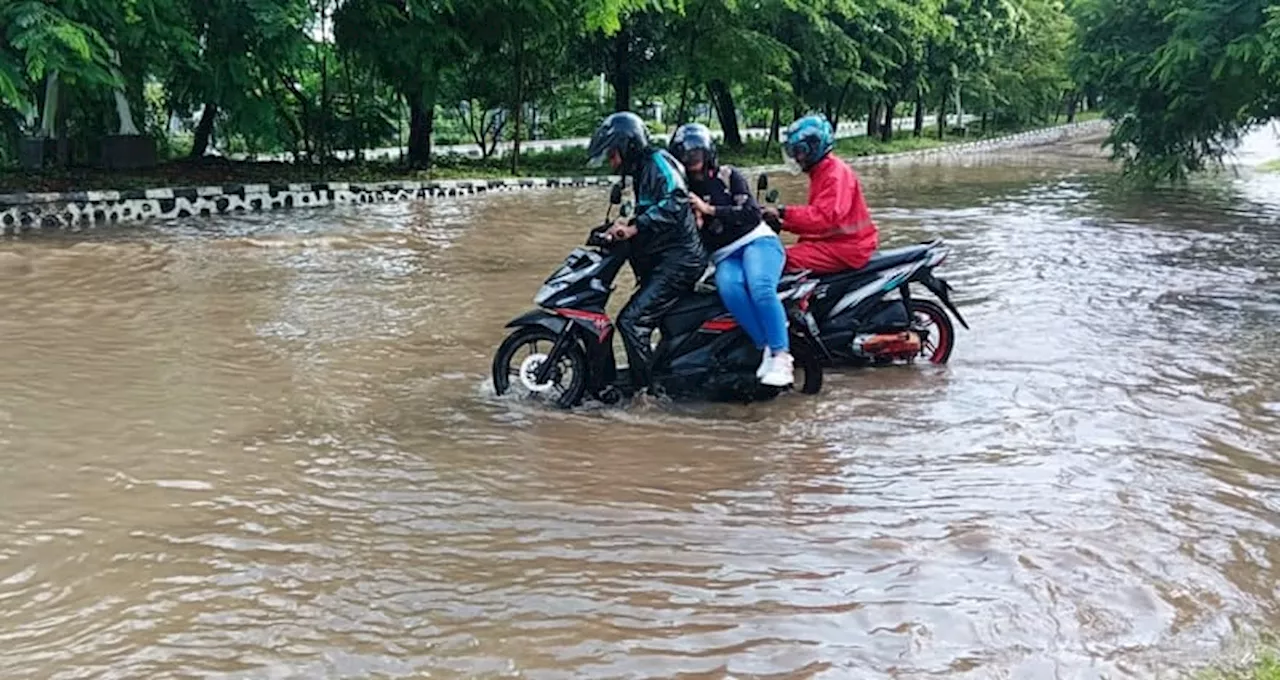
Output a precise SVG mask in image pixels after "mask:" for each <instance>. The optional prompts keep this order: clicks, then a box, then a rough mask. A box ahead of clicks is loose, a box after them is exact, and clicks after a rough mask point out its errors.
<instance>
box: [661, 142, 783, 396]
mask: <svg viewBox="0 0 1280 680" xmlns="http://www.w3.org/2000/svg"><path fill="white" fill-rule="evenodd" d="M670 151H671V154H672V155H674V156H675V157H676V158H677V159H679V160H680V162H681V163H683V164H684V168H685V174H686V175H687V177H688V185H689V194H690V196H689V203H690V204H691V205H692V206H693V210H694V213H696V214H697V215H698V217H699V222H700V224H701V230H700V232H701V234H702V242H703V245H705V246H706V248H707V251H708V252H710V253H711V259H712V261H713V262H715V265H716V288H717V289H718V290H719V291H720V298H721V299H722V300H724V306H725V307H727V308H728V309H729V312H730V313H732V314H733V317H734V318H735V319H737V321H738V324H739V325H741V326H742V329H743V330H744V331H746V333H747V335H749V336H751V340H752V341H754V342H755V343H756V347H757V348H759V349H760V353H761V359H760V368H759V369H757V370H756V377H757V378H759V379H760V382H762V383H764V384H765V385H771V386H774V387H785V386H787V385H790V384H791V383H792V381H793V380H794V378H793V375H794V372H795V371H794V367H793V362H792V359H791V348H790V346H789V343H788V342H787V314H786V312H785V311H784V310H783V309H782V302H781V301H780V300H778V279H780V278H781V277H782V265H783V263H784V262H785V261H786V251H785V250H784V249H783V247H782V241H781V240H780V239H779V238H778V235H777V234H776V233H774V231H773V229H771V228H770V227H769V226H768V225H767V224H765V223H764V222H762V221H761V216H762V211H761V210H760V205H759V204H757V203H756V200H755V198H754V197H752V195H751V187H750V185H749V184H747V178H746V177H743V176H742V173H740V172H738V171H737V170H736V169H734V168H729V167H724V168H722V167H719V164H718V163H717V162H716V147H715V142H714V141H713V140H712V139H711V131H710V130H708V129H707V126H705V125H700V124H698V123H689V124H687V125H682V126H680V128H679V129H677V130H676V132H675V134H674V135H672V137H671V144H670Z"/></svg>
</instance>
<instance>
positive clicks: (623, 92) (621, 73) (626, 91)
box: [613, 24, 631, 111]
mask: <svg viewBox="0 0 1280 680" xmlns="http://www.w3.org/2000/svg"><path fill="white" fill-rule="evenodd" d="M613 110H614V111H630V110H631V30H630V29H629V28H628V27H627V25H626V24H623V26H622V29H621V30H619V31H618V35H616V36H614V38H613Z"/></svg>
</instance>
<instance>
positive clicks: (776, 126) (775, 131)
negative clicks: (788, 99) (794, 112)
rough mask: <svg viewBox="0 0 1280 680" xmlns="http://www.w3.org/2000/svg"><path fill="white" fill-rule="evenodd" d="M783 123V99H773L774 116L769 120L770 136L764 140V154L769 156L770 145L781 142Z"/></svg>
mask: <svg viewBox="0 0 1280 680" xmlns="http://www.w3.org/2000/svg"><path fill="white" fill-rule="evenodd" d="M781 125H782V101H781V100H779V99H776V98H775V99H774V100H773V118H772V119H771V120H770V121H769V138H768V139H766V140H765V141H764V155H765V157H766V158H768V157H769V145H770V144H772V143H773V142H779V143H780V142H781V141H782V139H781V136H780V132H781V130H780V127H781Z"/></svg>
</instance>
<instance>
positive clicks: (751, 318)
mask: <svg viewBox="0 0 1280 680" xmlns="http://www.w3.org/2000/svg"><path fill="white" fill-rule="evenodd" d="M716 290H717V291H719V292H720V299H721V300H722V301H723V302H724V306H725V308H727V309H728V310H729V313H730V314H732V315H733V318H734V319H735V320H736V321H737V322H738V325H739V326H742V330H744V331H746V333H747V335H748V336H749V337H750V338H751V342H754V343H755V345H756V349H761V350H762V349H764V348H765V346H766V343H767V340H768V338H767V337H766V336H765V333H764V326H763V325H761V323H760V318H759V317H758V316H757V315H756V309H755V306H754V305H752V304H751V297H750V295H749V294H748V292H747V279H746V274H745V273H744V272H743V268H742V250H738V251H737V252H735V253H733V254H732V255H730V256H729V257H726V258H724V259H723V260H720V261H719V262H717V263H716Z"/></svg>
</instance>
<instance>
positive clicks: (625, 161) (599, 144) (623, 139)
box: [587, 111, 649, 170]
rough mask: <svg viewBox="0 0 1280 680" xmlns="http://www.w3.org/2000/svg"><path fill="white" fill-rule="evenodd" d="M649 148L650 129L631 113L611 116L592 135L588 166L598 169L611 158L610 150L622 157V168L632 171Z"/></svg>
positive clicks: (620, 112) (622, 112) (588, 148)
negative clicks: (615, 151)
mask: <svg viewBox="0 0 1280 680" xmlns="http://www.w3.org/2000/svg"><path fill="white" fill-rule="evenodd" d="M647 148H649V129H648V128H647V127H645V125H644V121H643V120H641V119H640V116H637V115H636V114H634V113H631V112H630V111H619V112H618V113H613V114H610V115H609V116H608V117H606V118H605V119H604V122H602V123H600V127H598V128H596V132H595V134H593V135H591V145H590V146H588V147H587V165H589V166H591V167H597V166H599V165H600V164H601V163H603V162H604V161H605V159H606V158H608V157H609V150H610V149H617V151H618V154H619V155H620V156H622V167H623V169H624V170H630V169H631V168H634V167H636V164H637V163H639V162H640V154H642V153H644V150H645V149H647Z"/></svg>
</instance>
